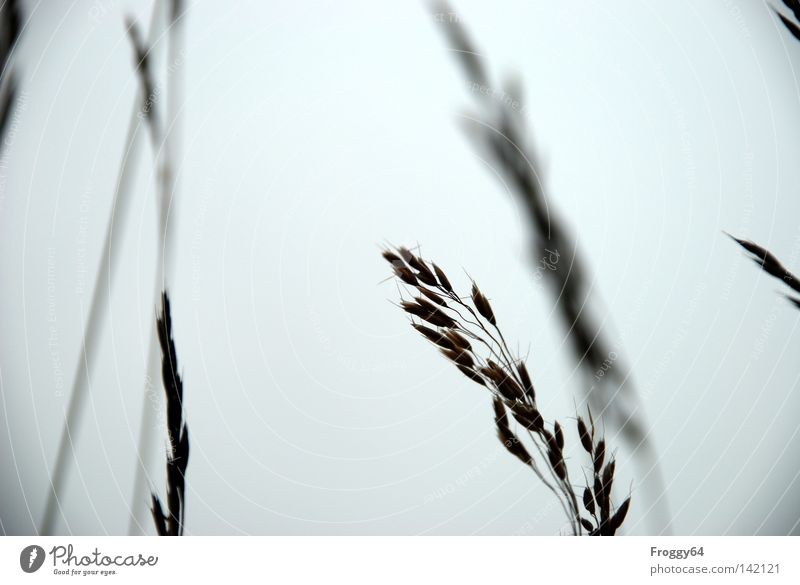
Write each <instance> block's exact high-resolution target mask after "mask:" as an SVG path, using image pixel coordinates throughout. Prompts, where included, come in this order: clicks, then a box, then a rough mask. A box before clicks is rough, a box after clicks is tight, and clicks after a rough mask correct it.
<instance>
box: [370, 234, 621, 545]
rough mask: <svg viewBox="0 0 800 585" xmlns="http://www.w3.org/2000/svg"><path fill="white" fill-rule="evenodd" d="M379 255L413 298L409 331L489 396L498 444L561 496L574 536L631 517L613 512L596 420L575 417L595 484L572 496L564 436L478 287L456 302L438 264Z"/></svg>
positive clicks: (407, 303)
mask: <svg viewBox="0 0 800 585" xmlns="http://www.w3.org/2000/svg"><path fill="white" fill-rule="evenodd" d="M383 257H384V259H385V260H386V261H387V262H389V263H390V264H391V265H392V270H393V272H394V275H395V277H396V278H397V279H398V280H400V281H401V282H402V283H404V284H405V285H406V287H407V290H409V291H410V292H411V293H412V294H411V297H410V299H403V300H401V302H400V308H402V309H403V311H405V312H406V313H407V314H408V315H409V316H410V317H411V326H412V327H413V328H414V329H415V330H416V331H417V332H418V333H420V334H421V335H422V336H423V337H424V338H425V339H427V340H428V341H429V342H431V343H432V344H433V345H434V346H435V347H437V348H438V349H439V351H440V352H441V353H442V355H444V356H445V358H447V359H448V360H449V361H450V362H451V363H452V364H453V365H454V366H455V367H456V368H457V369H458V370H459V371H460V372H461V373H462V374H464V376H466V377H467V378H469V379H470V380H471V381H472V382H475V383H476V384H480V385H481V386H484V387H485V388H487V389H488V390H489V392H490V393H491V394H492V403H493V407H494V421H495V426H496V429H497V436H498V438H499V439H500V442H501V443H502V444H503V446H504V447H505V449H506V450H507V451H508V452H509V453H510V454H512V455H513V456H514V457H516V458H517V459H518V460H519V461H520V462H521V463H522V464H523V465H525V466H527V467H529V468H530V469H531V470H532V471H533V472H534V473H535V474H536V476H537V477H538V479H539V480H540V481H541V482H543V483H544V484H545V485H546V486H547V487H548V489H550V491H551V492H553V494H554V495H555V496H556V498H558V500H559V503H560V504H561V507H562V509H563V510H564V513H565V514H566V516H567V519H568V521H569V524H570V527H571V530H572V533H573V534H575V535H581V534H584V533H586V534H589V535H603V536H605V535H614V534H615V533H616V532H617V530H618V529H619V527H620V526H621V525H622V522H623V521H624V519H625V516H626V514H627V512H628V508H629V506H630V497H628V499H626V500H625V502H623V504H621V505H620V506H619V507H618V508H616V509H614V507H613V505H612V501H611V487H612V484H613V480H614V472H615V468H616V463H615V461H614V459H613V458H611V457H607V456H606V446H605V442H604V441H603V439H602V438H599V437H597V432H596V428H595V423H594V419H593V418H591V416H590V420H589V424H588V425H587V424H586V423H585V422H584V420H583V419H582V418H580V417H578V418H577V431H578V436H579V437H580V440H581V444H582V446H583V448H584V449H585V450H586V452H587V453H588V455H589V457H590V459H591V473H590V474H589V475H590V476H591V478H592V479H591V481H587V485H586V486H585V488H584V489H583V490H582V491H581V492H577V493H576V491H575V487H574V484H573V483H572V481H571V479H570V473H569V468H568V465H567V458H566V457H565V455H564V446H565V439H564V430H563V428H562V426H561V424H560V423H559V422H558V421H553V422H552V423H550V422H548V421H547V420H546V419H545V417H544V415H543V414H542V412H541V411H540V409H539V407H538V405H537V403H536V390H535V388H534V385H533V382H532V380H531V376H530V373H529V372H528V368H527V366H526V365H525V362H524V361H522V360H521V359H519V358H518V357H516V356H515V355H514V353H513V352H512V351H511V349H510V348H509V346H508V344H507V343H506V341H505V338H504V337H503V333H502V331H501V329H500V327H499V325H498V323H497V317H496V315H495V312H494V309H493V308H492V305H491V302H490V301H489V299H488V297H487V296H486V295H485V294H484V293H483V292H482V291H481V289H480V288H479V287H478V285H477V284H476V283H475V282H473V283H472V289H471V291H470V294H469V295H466V296H463V297H462V296H459V295H458V294H457V293H456V291H455V289H454V288H453V285H452V284H451V282H450V280H449V279H448V278H447V276H446V274H445V272H444V271H443V270H442V269H441V268H440V267H439V266H437V265H436V264H434V263H432V262H430V263H429V262H427V261H426V260H424V259H423V258H421V257H420V256H418V255H416V254H414V253H412V252H411V251H410V250H408V249H407V248H402V247H400V248H396V249H387V250H384V252H383ZM509 413H510V415H511V416H510V417H509ZM512 423H513V424H514V425H515V427H516V428H512ZM522 438H526V441H523V440H522ZM526 444H527V446H526Z"/></svg>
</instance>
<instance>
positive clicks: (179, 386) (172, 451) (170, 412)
mask: <svg viewBox="0 0 800 585" xmlns="http://www.w3.org/2000/svg"><path fill="white" fill-rule="evenodd" d="M161 302H162V309H161V316H160V317H159V318H158V319H157V321H156V328H157V330H158V341H159V344H160V345H161V380H162V382H163V384H164V396H165V397H166V404H167V434H168V437H169V447H168V449H167V514H164V509H163V507H162V506H161V501H160V500H159V498H158V496H157V495H156V494H155V493H153V494H152V499H153V508H152V512H153V520H154V521H155V525H156V532H157V533H158V535H159V536H182V535H183V529H184V519H185V510H186V466H187V465H188V463H189V431H188V429H187V428H186V422H185V421H184V415H183V380H182V379H181V375H180V373H179V372H178V354H177V352H176V350H175V340H174V339H173V336H172V313H171V310H170V304H169V297H168V296H167V293H166V291H165V292H164V293H163V295H162V298H161Z"/></svg>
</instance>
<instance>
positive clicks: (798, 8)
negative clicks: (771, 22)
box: [773, 0, 800, 41]
mask: <svg viewBox="0 0 800 585" xmlns="http://www.w3.org/2000/svg"><path fill="white" fill-rule="evenodd" d="M783 5H784V6H786V8H788V9H789V10H791V11H792V14H793V15H794V18H795V20H798V21H800V2H798V0H783ZM773 10H774V11H775V14H777V15H778V18H780V19H781V22H782V23H783V26H785V27H786V28H787V30H788V31H789V32H790V33H792V36H793V37H794V38H795V39H797V40H798V41H800V26H798V25H797V23H796V22H793V21H792V20H791V19H789V18H787V17H785V16H784V15H783V14H781V13H780V11H778V9H777V8H774V7H773Z"/></svg>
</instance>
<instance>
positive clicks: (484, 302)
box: [472, 284, 497, 325]
mask: <svg viewBox="0 0 800 585" xmlns="http://www.w3.org/2000/svg"><path fill="white" fill-rule="evenodd" d="M472 303H473V304H474V305H475V308H476V309H478V313H480V314H481V316H482V317H483V318H484V319H486V320H487V321H488V322H489V323H491V324H492V325H497V321H496V320H495V318H494V311H492V306H491V305H490V304H489V300H488V299H487V298H486V297H485V296H483V293H482V292H481V291H480V290H478V286H477V285H475V284H473V285H472Z"/></svg>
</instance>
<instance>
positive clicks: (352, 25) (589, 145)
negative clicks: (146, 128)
mask: <svg viewBox="0 0 800 585" xmlns="http://www.w3.org/2000/svg"><path fill="white" fill-rule="evenodd" d="M775 4H778V2H777V1H776V2H775ZM24 8H25V12H26V15H27V16H28V17H29V18H30V19H29V20H28V22H27V24H26V29H25V31H24V32H23V36H22V39H21V44H20V47H19V52H18V55H17V61H16V68H17V71H18V73H19V74H20V80H21V89H22V91H23V94H22V96H21V99H20V101H19V103H18V107H17V110H16V112H15V115H14V116H15V117H14V120H13V121H14V124H13V126H12V128H11V133H10V134H9V135H8V136H7V141H6V142H7V144H6V145H5V146H4V150H3V153H2V157H3V163H4V164H3V166H2V169H0V170H2V174H3V175H4V177H3V182H2V185H0V187H1V188H2V190H1V191H0V323H2V335H0V368H1V369H0V372H1V373H2V380H1V382H2V402H0V409H2V414H1V415H0V464H1V466H2V467H1V468H2V472H1V473H0V494H2V497H0V521H2V531H3V532H5V533H8V534H19V533H23V534H29V533H34V532H35V531H36V529H37V526H38V525H39V523H40V521H41V516H42V512H43V508H44V501H45V496H46V493H47V485H48V484H47V482H48V469H49V468H50V467H51V466H52V465H53V462H54V457H55V451H56V448H57V444H58V438H59V434H60V431H61V425H62V421H63V416H64V411H65V409H66V405H67V396H66V393H67V392H68V389H69V386H70V384H71V380H72V376H73V373H74V370H75V368H76V367H77V364H78V357H79V353H78V350H79V346H80V339H81V334H82V329H83V323H84V321H85V315H86V311H87V309H88V307H87V305H88V303H89V298H90V296H91V295H90V291H91V286H92V282H93V279H94V275H95V272H96V270H97V264H98V262H99V259H100V252H101V246H102V239H103V235H104V232H105V226H106V222H107V220H108V216H109V212H110V206H111V197H112V192H113V186H114V183H115V180H116V173H117V169H118V165H119V161H120V158H121V156H122V149H123V144H124V135H125V131H126V127H127V124H128V119H129V116H130V111H131V108H132V105H133V102H134V99H135V97H136V95H137V91H138V86H137V79H136V76H135V74H134V70H133V61H132V55H131V49H130V45H129V43H128V40H127V37H126V35H125V29H124V25H123V16H124V15H125V14H129V13H130V14H134V15H135V16H136V17H137V18H138V19H139V20H140V21H141V23H142V24H143V25H144V26H146V25H147V22H148V21H149V14H150V10H151V3H150V2H146V3H138V2H132V1H131V2H129V1H114V0H111V1H108V2H105V1H103V0H95V1H94V2H74V3H71V2H41V3H35V2H26V3H24ZM454 8H455V9H456V11H457V12H458V14H459V15H460V16H461V18H462V20H463V22H464V24H465V25H466V26H467V27H468V28H469V29H470V30H471V32H472V33H473V37H474V39H475V41H476V43H477V45H478V46H479V47H480V49H481V50H482V51H484V52H485V54H486V56H487V58H488V64H489V65H490V67H491V70H492V71H493V72H495V73H498V74H506V73H508V74H512V73H516V74H517V75H518V77H519V78H520V79H521V81H522V83H523V87H524V89H525V98H524V100H523V103H524V107H525V116H526V118H527V119H528V121H529V123H530V125H531V128H532V130H533V136H534V139H535V144H536V147H537V149H538V152H539V155H540V158H541V162H542V171H543V178H544V181H545V185H546V189H547V195H548V198H549V201H550V203H551V204H552V205H553V206H554V207H555V208H557V209H558V210H559V211H560V213H561V216H562V217H564V218H565V219H566V220H567V222H568V224H569V226H570V227H571V228H572V229H573V231H574V233H575V234H576V235H577V237H578V240H579V245H580V249H581V251H582V252H583V253H584V254H585V256H586V257H587V259H588V261H589V263H590V267H591V270H592V276H593V278H594V281H593V286H594V290H595V292H596V294H598V300H600V301H601V307H602V309H603V310H604V311H606V313H604V314H601V315H600V317H601V318H602V317H608V318H609V319H610V320H611V321H612V322H613V327H612V328H611V329H610V330H609V334H610V335H612V337H613V338H614V339H615V340H616V341H617V342H619V343H620V344H621V347H622V348H624V349H623V350H622V351H621V353H622V354H623V355H624V356H625V359H626V362H627V363H628V364H629V365H630V367H631V368H632V372H633V376H634V379H635V381H636V383H637V386H638V388H639V391H640V393H641V394H642V396H643V402H644V407H645V410H646V413H647V416H648V419H649V421H650V425H651V427H652V432H653V437H654V441H655V445H656V447H657V448H658V449H659V452H660V454H661V464H662V466H663V471H664V474H665V477H666V481H667V483H668V495H669V500H670V506H671V508H672V512H673V518H674V528H675V531H676V532H677V533H679V534H693V533H696V534H754V533H757V534H787V533H789V532H790V531H792V530H793V531H794V532H795V533H796V532H798V530H799V529H798V525H797V520H798V518H800V482H799V481H798V473H799V472H800V468H798V463H797V462H798V461H800V437H799V436H798V425H797V413H798V412H800V395H798V392H797V389H798V387H799V379H800V368H799V367H798V359H797V356H798V352H800V327H798V325H799V324H800V313H799V312H798V311H797V310H795V309H793V308H792V307H791V306H790V305H789V303H787V302H786V301H785V299H783V298H782V296H781V295H780V294H779V292H780V288H779V283H778V282H777V281H775V280H774V279H771V278H770V277H768V276H767V275H765V274H763V273H761V272H760V271H759V270H758V269H757V268H756V267H755V266H754V265H753V264H752V263H751V262H750V261H749V260H747V259H746V258H745V257H744V254H743V252H742V251H741V249H739V248H738V246H736V245H735V244H734V243H733V242H731V241H730V240H728V239H727V238H726V237H725V236H724V235H723V233H722V230H726V231H729V232H732V233H734V234H736V235H739V236H742V237H747V238H751V239H753V240H755V241H757V242H759V243H760V244H762V245H765V246H767V247H768V248H769V249H770V250H772V251H773V252H775V253H776V254H777V255H778V256H779V257H780V258H781V259H782V260H783V261H784V262H785V263H786V264H787V266H788V267H790V269H794V270H795V271H797V270H800V258H799V257H798V255H799V254H800V223H799V222H798V218H800V197H799V196H798V187H799V186H800V164H798V162H797V161H798V160H800V99H799V98H800V92H798V80H797V79H796V75H797V72H796V65H797V64H798V62H800V43H798V42H796V41H795V40H794V39H793V38H791V36H790V35H789V34H788V33H787V31H786V30H785V29H784V28H783V26H782V25H781V24H780V22H779V21H778V20H777V19H776V18H775V17H774V15H773V14H772V13H771V9H770V7H769V5H768V4H762V3H760V2H752V1H745V0H738V1H737V0H717V1H713V2H702V3H696V2H690V1H688V0H685V1H676V2H655V1H645V0H615V1H614V2H599V1H586V2H578V3H574V2H572V3H564V2H544V1H538V0H537V1H535V2H521V1H509V2H500V3H497V2H494V3H487V2H479V1H471V2H466V1H464V2H461V1H459V2H457V3H455V5H454ZM440 32H441V31H440V30H438V28H437V25H436V23H435V22H434V20H433V18H432V17H431V15H430V14H429V13H428V11H427V9H426V5H425V4H424V3H422V2H402V3H400V2H398V3H374V2H366V1H362V2H355V1H345V2H336V3H322V2H289V1H281V2H269V3H264V2H253V1H251V2H235V3H220V2H191V3H190V4H189V12H188V16H187V20H186V38H187V47H186V52H185V62H184V65H185V67H186V70H185V73H186V81H187V86H186V91H185V95H186V101H185V104H184V109H183V111H182V129H183V136H182V137H181V143H182V149H181V152H180V165H179V178H178V181H179V200H178V202H177V207H176V210H177V211H176V213H177V216H176V220H175V228H176V231H175V233H174V235H175V238H176V242H177V249H176V259H177V266H176V268H177V270H176V274H175V278H174V281H173V282H174V284H173V286H172V291H171V293H172V298H173V313H174V328H175V336H176V342H177V347H178V354H179V359H180V362H181V368H182V371H183V374H184V379H185V400H186V411H187V414H186V416H187V419H188V424H189V428H190V435H191V448H192V453H191V459H190V462H189V468H188V479H187V486H188V487H187V489H188V502H187V511H186V514H187V526H186V528H187V532H188V533H191V534H420V533H423V534H556V533H558V532H559V530H561V529H562V528H563V526H564V518H563V517H562V515H561V511H560V510H559V508H558V507H557V506H556V505H554V502H553V499H552V496H551V494H550V493H549V492H547V490H545V489H544V488H543V487H542V486H540V485H539V484H538V483H537V481H536V480H535V477H533V475H532V474H531V473H529V472H528V473H526V472H525V469H524V468H523V466H521V465H520V464H519V463H518V462H517V461H516V460H514V458H512V457H510V456H509V455H508V454H507V453H506V452H505V451H504V450H503V448H502V445H501V444H500V443H499V442H498V441H497V440H496V437H495V431H494V428H493V424H492V420H491V416H492V415H491V403H490V400H489V398H488V395H487V394H486V393H485V392H481V391H480V389H479V388H477V387H475V385H474V384H471V383H470V382H469V381H468V380H466V379H465V378H464V377H463V376H462V375H461V374H460V373H459V372H458V371H456V370H455V369H454V368H453V367H452V366H450V365H449V364H448V363H446V362H445V361H444V360H443V359H442V358H441V357H440V356H439V355H437V352H436V351H434V350H433V349H432V348H431V347H429V346H427V345H426V344H425V343H424V342H423V341H422V340H421V339H420V338H419V337H418V336H417V335H415V334H413V331H412V330H411V329H410V327H409V326H408V323H407V320H406V318H405V316H404V315H403V314H402V313H401V312H400V310H399V309H397V308H396V307H394V306H393V305H392V304H391V302H390V301H392V300H395V299H396V298H397V290H396V288H395V285H394V283H392V282H390V281H388V282H382V281H384V279H386V278H387V276H388V275H389V273H388V270H387V266H386V265H385V263H384V262H383V260H382V259H381V258H380V254H379V252H380V246H381V245H382V244H384V243H385V242H392V243H395V244H407V245H417V244H419V245H420V246H421V251H422V253H423V254H425V255H426V256H427V257H429V258H432V259H434V260H435V261H436V262H437V263H438V264H439V265H441V266H443V267H445V269H446V270H447V271H448V272H449V273H450V274H451V275H454V276H455V278H454V280H455V281H456V283H457V284H458V285H459V286H461V287H463V288H466V286H467V284H468V280H467V278H466V276H465V275H464V272H463V271H462V268H463V269H464V270H466V271H468V272H469V274H470V275H471V276H472V277H474V278H475V279H476V280H477V282H478V283H479V284H480V285H481V287H482V289H483V290H484V291H485V292H486V293H487V294H488V296H489V297H490V298H491V299H492V303H493V305H494V307H495V312H496V313H497V315H498V319H499V321H500V323H501V325H502V327H503V329H504V333H505V336H506V338H507V339H508V340H509V341H511V340H514V341H513V342H512V343H513V344H514V345H515V347H519V349H520V351H521V352H522V353H523V354H525V353H527V354H528V355H529V359H528V365H529V368H530V370H531V372H532V375H533V377H534V380H535V383H536V385H537V389H538V395H539V400H540V402H541V404H542V408H543V409H546V411H547V412H548V413H549V415H550V416H551V417H558V418H559V419H562V420H564V419H567V418H568V417H570V416H572V415H573V414H574V407H573V405H574V402H573V401H574V396H576V395H577V393H579V391H580V388H579V386H578V384H579V383H580V382H581V379H580V377H579V376H575V375H573V374H574V372H573V362H572V359H571V356H570V354H569V353H568V351H567V346H566V345H565V344H564V336H563V335H564V333H563V331H562V329H561V327H560V323H559V321H558V315H557V314H556V313H554V312H553V304H552V303H553V299H552V297H551V296H550V294H549V293H550V291H549V290H548V289H547V288H546V287H544V286H542V285H541V283H539V282H537V280H536V279H535V278H534V277H533V275H532V273H531V269H530V258H529V257H528V246H527V244H528V234H527V231H526V230H527V226H526V225H525V223H524V220H523V216H522V213H521V210H520V209H519V208H518V207H517V204H516V201H515V199H514V197H513V196H512V194H510V193H506V192H505V191H504V188H503V187H502V185H501V184H500V183H499V182H498V181H497V180H496V177H495V176H494V173H493V171H492V169H491V165H490V164H489V163H488V162H487V161H484V160H482V159H481V158H480V157H478V156H477V155H476V153H475V151H474V150H473V148H472V145H471V144H470V143H469V142H468V140H467V139H466V137H465V135H464V133H463V132H462V130H461V128H460V122H459V120H460V118H461V116H463V115H464V114H466V113H467V112H468V111H469V106H470V105H471V104H472V98H473V96H471V95H470V92H469V90H468V88H467V86H466V83H465V81H464V79H463V78H462V76H461V71H460V70H459V69H458V68H457V66H456V63H455V62H454V60H453V58H452V55H450V54H449V52H448V49H447V45H446V42H445V41H444V39H443V37H442V35H441V34H440ZM165 65H166V64H165V63H163V62H161V66H160V69H159V71H160V72H161V73H162V74H163V71H164V70H165ZM501 80H502V79H501V78H499V77H498V79H497V81H501ZM142 154H143V156H142V159H141V160H142V164H141V165H140V172H139V173H138V175H137V189H136V191H135V200H134V203H133V206H132V213H131V216H130V218H129V219H130V224H129V225H128V226H127V230H126V234H125V241H124V248H123V249H122V251H121V256H120V259H119V263H118V265H117V266H118V274H117V279H116V281H115V288H114V291H113V297H112V299H113V300H112V303H111V314H110V320H109V321H108V322H107V323H106V327H105V330H104V338H103V339H104V341H103V346H102V351H101V352H100V356H99V360H100V362H99V363H100V365H99V367H98V368H97V370H96V375H95V376H94V377H93V379H92V389H91V403H90V408H89V409H88V410H87V416H86V417H85V419H84V425H83V427H82V428H81V432H80V436H79V437H78V439H77V445H76V449H77V457H78V471H79V472H78V473H75V472H74V471H75V469H73V473H72V474H71V476H70V480H69V484H68V488H67V490H66V492H65V494H64V500H63V502H62V503H63V506H64V511H65V515H66V522H64V521H62V522H60V523H59V526H58V531H59V532H71V533H74V534H94V533H110V534H124V533H126V531H127V530H128V522H129V510H130V506H131V498H132V487H133V471H134V462H135V458H136V445H137V442H138V433H139V419H140V415H141V409H142V407H143V395H144V371H145V362H146V354H147V344H148V340H149V335H150V334H151V333H152V321H153V317H154V314H155V306H154V304H153V298H152V290H153V286H154V281H153V279H154V261H155V257H156V239H157V238H156V206H155V189H154V176H153V165H152V157H153V153H152V150H151V149H150V147H149V144H146V148H144V149H143V152H142ZM48 275H49V276H48ZM51 324H52V325H55V330H56V340H55V342H53V341H52V339H51V331H50V326H51ZM157 397H158V399H159V400H161V393H160V392H159V393H158V394H157ZM149 408H153V409H156V410H159V409H161V408H162V406H161V405H160V404H151V405H150V406H149ZM152 432H153V433H157V436H158V439H157V443H156V448H157V452H156V455H155V461H154V471H153V476H152V484H153V485H154V487H155V488H156V489H158V490H160V491H161V492H162V493H163V490H164V479H163V452H162V451H163V448H164V446H165V444H164V436H165V431H164V429H163V428H162V427H161V426H158V427H157V428H153V429H152ZM573 444H574V440H573ZM621 455H622V453H621ZM576 457H577V454H576ZM626 466H627V467H626ZM618 469H621V473H622V474H623V475H622V476H621V478H624V479H623V480H620V482H619V483H618V487H619V490H620V491H618V492H617V495H618V498H620V499H621V498H622V497H623V496H624V495H626V492H627V490H628V488H629V487H630V486H631V483H630V461H628V460H627V459H626V458H625V457H624V456H621V457H620V462H619V464H618ZM625 474H628V475H625ZM633 490H634V499H633V502H634V503H633V507H632V509H631V515H630V517H629V520H628V522H627V523H626V525H627V531H628V533H633V534H637V533H646V532H647V524H646V522H645V521H644V518H643V515H644V514H643V512H644V511H643V510H642V507H641V506H638V505H637V504H638V503H639V502H640V501H641V499H639V500H637V492H636V486H635V484H633ZM147 530H148V531H152V529H151V528H150V527H149V524H148V526H147Z"/></svg>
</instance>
